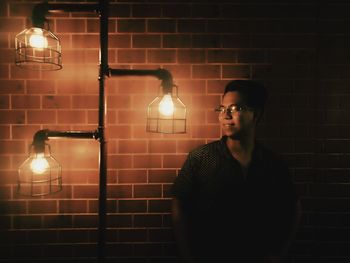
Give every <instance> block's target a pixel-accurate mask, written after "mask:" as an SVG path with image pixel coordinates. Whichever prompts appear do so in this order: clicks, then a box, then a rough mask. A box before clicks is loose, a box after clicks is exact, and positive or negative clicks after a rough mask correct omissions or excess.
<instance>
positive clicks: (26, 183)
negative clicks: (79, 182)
mask: <svg viewBox="0 0 350 263" xmlns="http://www.w3.org/2000/svg"><path fill="white" fill-rule="evenodd" d="M35 148H36V146H35V145H34V144H32V145H31V146H30V149H29V152H30V154H29V157H28V158H27V159H26V160H25V161H24V162H23V163H22V165H21V166H20V167H19V168H18V180H17V189H18V192H20V193H21V195H26V196H43V195H48V194H52V193H56V192H59V191H61V189H62V168H61V165H60V164H59V163H58V161H57V160H56V159H55V158H54V157H53V156H52V155H51V148H50V145H48V144H45V145H44V150H43V151H37V150H36V149H35Z"/></svg>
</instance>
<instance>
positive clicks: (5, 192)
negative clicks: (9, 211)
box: [0, 186, 11, 225]
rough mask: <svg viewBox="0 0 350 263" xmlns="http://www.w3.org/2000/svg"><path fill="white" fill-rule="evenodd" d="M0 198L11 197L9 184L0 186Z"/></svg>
mask: <svg viewBox="0 0 350 263" xmlns="http://www.w3.org/2000/svg"><path fill="white" fill-rule="evenodd" d="M0 199H2V200H4V199H11V186H0ZM0 225H1V223H0Z"/></svg>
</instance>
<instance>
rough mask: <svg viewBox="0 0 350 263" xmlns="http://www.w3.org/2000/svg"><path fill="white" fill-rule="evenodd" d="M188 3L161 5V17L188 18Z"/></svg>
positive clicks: (189, 13) (189, 9) (189, 11)
mask: <svg viewBox="0 0 350 263" xmlns="http://www.w3.org/2000/svg"><path fill="white" fill-rule="evenodd" d="M190 7H191V6H190V5H189V4H180V3H177V4H167V5H164V6H163V17H173V18H188V17H191V8H190Z"/></svg>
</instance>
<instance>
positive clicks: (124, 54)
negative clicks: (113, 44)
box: [117, 49, 146, 63]
mask: <svg viewBox="0 0 350 263" xmlns="http://www.w3.org/2000/svg"><path fill="white" fill-rule="evenodd" d="M117 61H118V62H119V63H144V62H146V53H145V51H144V50H128V49H126V50H123V49H118V53H117Z"/></svg>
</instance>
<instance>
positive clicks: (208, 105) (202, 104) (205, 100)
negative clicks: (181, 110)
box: [192, 95, 221, 110]
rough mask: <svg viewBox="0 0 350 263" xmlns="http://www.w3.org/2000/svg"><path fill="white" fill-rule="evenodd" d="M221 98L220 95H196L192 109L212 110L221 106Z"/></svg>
mask: <svg viewBox="0 0 350 263" xmlns="http://www.w3.org/2000/svg"><path fill="white" fill-rule="evenodd" d="M220 102H221V96H219V95H207V96H204V95H194V96H193V97H192V107H194V108H195V109H212V110H214V108H215V107H216V106H218V105H220Z"/></svg>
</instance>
